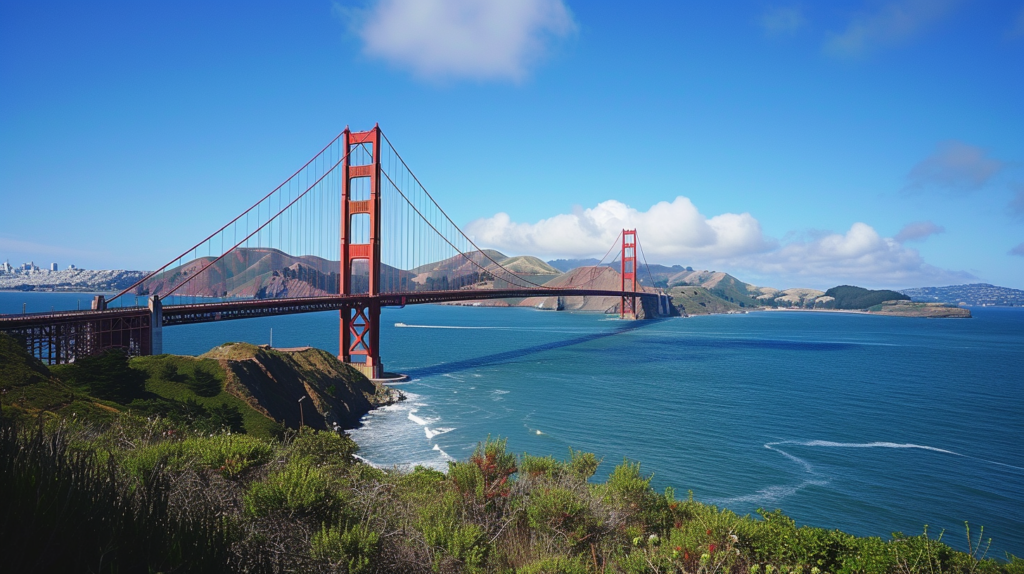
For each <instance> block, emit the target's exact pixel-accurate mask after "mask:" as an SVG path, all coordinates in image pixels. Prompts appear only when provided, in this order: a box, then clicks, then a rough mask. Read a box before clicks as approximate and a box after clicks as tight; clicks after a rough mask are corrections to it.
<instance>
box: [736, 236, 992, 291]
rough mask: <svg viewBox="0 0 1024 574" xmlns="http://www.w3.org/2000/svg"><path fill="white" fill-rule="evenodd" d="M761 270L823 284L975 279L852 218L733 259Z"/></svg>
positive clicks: (798, 282)
mask: <svg viewBox="0 0 1024 574" xmlns="http://www.w3.org/2000/svg"><path fill="white" fill-rule="evenodd" d="M737 263H738V264H739V266H740V267H742V268H746V269H750V270H752V271H754V272H756V273H758V274H759V275H760V276H768V277H775V278H779V279H782V280H788V281H790V283H789V284H788V285H790V286H807V285H811V286H815V285H816V286H819V287H828V286H835V285H839V284H842V283H851V284H854V285H860V286H864V287H889V288H900V287H916V286H926V285H950V284H954V283H963V282H967V281H971V280H974V279H976V277H974V275H971V274H970V273H966V272H962V271H948V270H945V269H940V268H938V267H935V266H933V265H929V264H927V263H925V261H924V259H923V258H922V257H921V255H920V254H919V253H918V252H917V251H916V250H914V249H909V248H907V247H904V246H903V245H901V244H900V243H899V242H898V241H896V240H895V239H892V238H888V237H882V236H881V235H879V234H878V232H877V231H875V229H874V228H872V227H871V226H870V225H867V224H866V223H860V222H858V223H854V224H853V225H851V226H850V229H849V230H848V231H847V232H846V233H843V234H839V233H831V234H827V235H824V236H821V237H818V238H814V239H811V240H809V241H792V242H790V243H787V244H786V245H784V246H783V247H781V248H780V249H778V250H775V251H773V252H771V253H768V254H765V255H763V256H759V257H756V258H750V257H747V258H746V259H745V260H743V261H740V262H737Z"/></svg>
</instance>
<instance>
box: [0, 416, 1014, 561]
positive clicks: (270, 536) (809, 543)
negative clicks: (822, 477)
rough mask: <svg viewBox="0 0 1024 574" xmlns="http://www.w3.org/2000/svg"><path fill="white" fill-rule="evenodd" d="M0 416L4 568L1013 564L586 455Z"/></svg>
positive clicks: (159, 422)
mask: <svg viewBox="0 0 1024 574" xmlns="http://www.w3.org/2000/svg"><path fill="white" fill-rule="evenodd" d="M170 426H171V425H170V423H169V421H168V419H166V418H156V417H150V418H141V417H137V416H135V415H130V414H120V415H117V416H115V417H114V418H113V420H112V421H111V422H110V423H109V424H107V425H105V426H103V427H102V428H101V427H97V426H93V425H91V424H88V423H82V422H72V421H68V420H67V419H58V418H56V417H54V418H51V419H49V420H47V421H43V420H42V419H41V420H40V421H39V422H38V423H36V424H35V425H33V426H31V427H27V428H26V427H25V426H22V425H19V424H18V423H16V422H15V421H13V420H12V419H10V418H4V419H3V420H0V468H2V470H0V489H2V492H4V496H3V497H2V498H0V515H2V517H3V518H2V522H0V551H2V552H3V556H4V560H5V565H6V566H7V567H9V568H10V571H12V572H33V571H89V572H136V571H138V572H146V571H149V572H157V571H159V572H223V571H238V572H352V573H356V572H424V573H426V572H529V573H546V572H551V573H554V572H565V573H577V572H578V573H584V572H694V573H715V572H744V573H750V574H761V573H763V574H772V573H780V574H781V573H797V572H800V573H807V574H817V573H823V572H850V573H853V572H864V573H883V572H901V573H910V572H922V573H928V574H934V573H938V572H960V573H971V572H991V573H996V572H1006V573H1020V572H1024V561H1021V560H1019V559H1012V560H1011V561H1010V562H1008V563H1006V562H1001V561H1000V562H997V561H994V560H991V559H988V558H986V557H985V556H984V553H985V550H984V547H985V543H984V542H983V540H982V535H981V534H980V533H979V534H975V535H974V536H973V537H972V536H971V533H970V531H968V537H969V543H970V545H971V551H970V552H968V553H964V552H958V551H955V550H953V549H952V548H950V547H949V546H947V545H946V544H944V543H943V542H941V540H940V539H941V536H940V537H934V536H931V535H929V534H928V533H927V531H926V532H925V533H924V534H921V535H917V536H904V535H902V534H894V535H893V537H892V538H891V539H889V540H883V539H880V538H858V537H854V536H851V535H849V534H845V533H843V532H840V531H836V530H824V529H819V528H807V527H797V526H796V525H795V524H794V522H793V521H792V520H791V519H790V518H788V517H786V516H785V515H783V514H781V513H780V512H778V511H775V512H761V513H760V516H758V517H750V516H737V515H735V514H733V513H732V512H730V511H728V510H720V509H718V508H715V507H713V506H708V505H704V504H701V503H699V502H695V501H693V500H692V499H691V498H683V499H681V500H680V499H677V498H676V497H675V496H674V494H673V492H672V491H671V490H667V491H666V492H664V493H658V492H655V491H654V490H653V489H651V487H650V477H649V476H645V475H644V473H643V472H642V470H641V467H640V465H639V464H635V463H629V462H623V463H622V464H621V465H619V466H617V467H616V468H615V469H614V470H613V471H612V473H611V475H610V476H609V478H608V480H607V481H606V482H604V483H600V484H594V483H591V482H590V481H588V479H589V478H590V477H591V476H592V475H593V474H594V472H595V470H596V469H597V468H598V465H599V461H598V459H597V458H596V457H595V456H594V455H592V454H589V453H580V452H574V451H570V453H569V456H568V458H567V460H564V461H559V460H555V459H554V458H551V457H533V456H529V455H522V456H521V457H516V456H514V455H512V454H510V453H507V452H506V450H505V443H504V441H501V440H488V441H486V442H484V443H481V444H480V445H479V446H478V448H477V450H476V452H475V454H474V455H473V456H472V457H471V459H470V460H468V461H465V462H457V463H451V465H450V467H449V469H448V472H447V473H442V472H438V471H436V470H431V469H426V468H416V469H415V470H414V471H413V472H410V473H401V472H392V471H388V472H385V471H382V470H379V469H376V468H373V467H371V466H369V465H366V464H363V463H361V462H359V461H358V460H356V459H355V458H354V457H353V454H354V453H355V451H356V446H355V444H354V443H353V442H352V441H351V439H349V438H348V437H347V436H345V435H342V434H337V433H333V432H330V431H314V430H310V429H305V430H303V431H302V432H297V433H296V432H289V433H287V435H286V437H285V438H284V439H283V440H267V439H260V438H256V437H253V436H249V435H244V434H242V435H239V434H227V433H223V434H214V435H201V434H198V433H193V432H187V431H186V432H181V433H171V432H169V431H171V430H173V429H171V428H170Z"/></svg>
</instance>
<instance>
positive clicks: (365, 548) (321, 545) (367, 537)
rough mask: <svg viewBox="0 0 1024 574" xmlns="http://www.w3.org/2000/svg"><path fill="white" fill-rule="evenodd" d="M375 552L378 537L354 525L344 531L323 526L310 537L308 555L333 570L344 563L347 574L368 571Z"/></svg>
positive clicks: (359, 573) (361, 526)
mask: <svg viewBox="0 0 1024 574" xmlns="http://www.w3.org/2000/svg"><path fill="white" fill-rule="evenodd" d="M379 550H380V536H379V535H378V534H377V533H376V532H373V531H372V530H370V529H369V528H368V527H366V526H363V525H361V524H357V525H355V526H353V527H351V528H348V529H345V530H342V529H341V528H338V527H327V526H324V527H323V528H322V529H321V530H320V531H319V532H315V533H314V534H313V539H312V548H311V554H312V555H313V558H316V559H317V560H325V561H327V562H330V563H331V564H332V565H334V566H335V568H337V567H339V566H341V565H343V564H344V565H345V572H348V573H349V574H361V573H363V572H369V571H370V569H371V567H372V565H373V563H374V560H375V559H376V557H377V554H378V552H379Z"/></svg>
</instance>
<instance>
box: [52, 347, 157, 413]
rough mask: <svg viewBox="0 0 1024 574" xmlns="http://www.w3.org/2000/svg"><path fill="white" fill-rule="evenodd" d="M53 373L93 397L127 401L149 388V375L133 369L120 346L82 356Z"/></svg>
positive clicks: (120, 401)
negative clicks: (147, 382)
mask: <svg viewBox="0 0 1024 574" xmlns="http://www.w3.org/2000/svg"><path fill="white" fill-rule="evenodd" d="M53 372H54V374H56V375H57V376H58V377H60V378H61V380H63V381H64V382H66V383H68V384H71V385H76V386H79V387H82V388H85V389H87V390H88V392H89V394H90V395H92V396H94V397H99V398H101V399H109V400H112V401H116V402H119V403H127V402H128V401H130V400H132V399H133V398H135V397H139V396H142V395H143V393H145V391H146V374H145V373H144V372H143V371H139V370H137V369H133V368H132V367H131V365H130V363H129V358H128V355H127V354H125V352H124V351H122V350H120V349H111V350H109V351H106V352H104V353H102V354H99V355H92V356H85V357H79V358H78V359H76V360H75V362H74V363H72V364H69V365H61V367H60V368H59V369H54V370H53Z"/></svg>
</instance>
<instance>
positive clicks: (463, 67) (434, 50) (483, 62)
mask: <svg viewBox="0 0 1024 574" xmlns="http://www.w3.org/2000/svg"><path fill="white" fill-rule="evenodd" d="M347 14H348V15H349V16H354V17H353V20H354V21H353V24H354V25H355V27H356V29H357V34H358V35H359V36H360V37H361V38H362V39H363V42H364V50H365V52H366V54H368V55H370V56H373V57H376V58H381V59H383V60H386V61H388V62H391V63H393V64H395V65H397V66H399V67H403V68H408V69H410V70H412V72H413V73H415V74H416V75H418V76H420V77H424V78H430V79H439V78H451V77H468V78H476V79H510V80H521V79H522V78H524V77H525V76H526V74H527V71H528V69H529V68H530V66H531V65H533V64H535V63H536V62H537V61H538V60H539V59H541V58H542V57H543V56H544V55H545V53H546V52H547V51H548V49H549V47H550V44H551V42H552V41H554V40H557V39H559V38H564V37H566V36H569V35H571V34H572V33H573V32H574V31H575V30H576V23H575V21H574V20H573V17H572V14H571V13H570V12H569V10H568V8H566V6H565V5H564V4H563V3H562V0H515V1H513V2H506V1H492V0H378V1H377V3H376V4H375V5H373V6H372V7H371V8H369V9H368V10H366V11H364V12H352V11H348V12H347Z"/></svg>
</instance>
